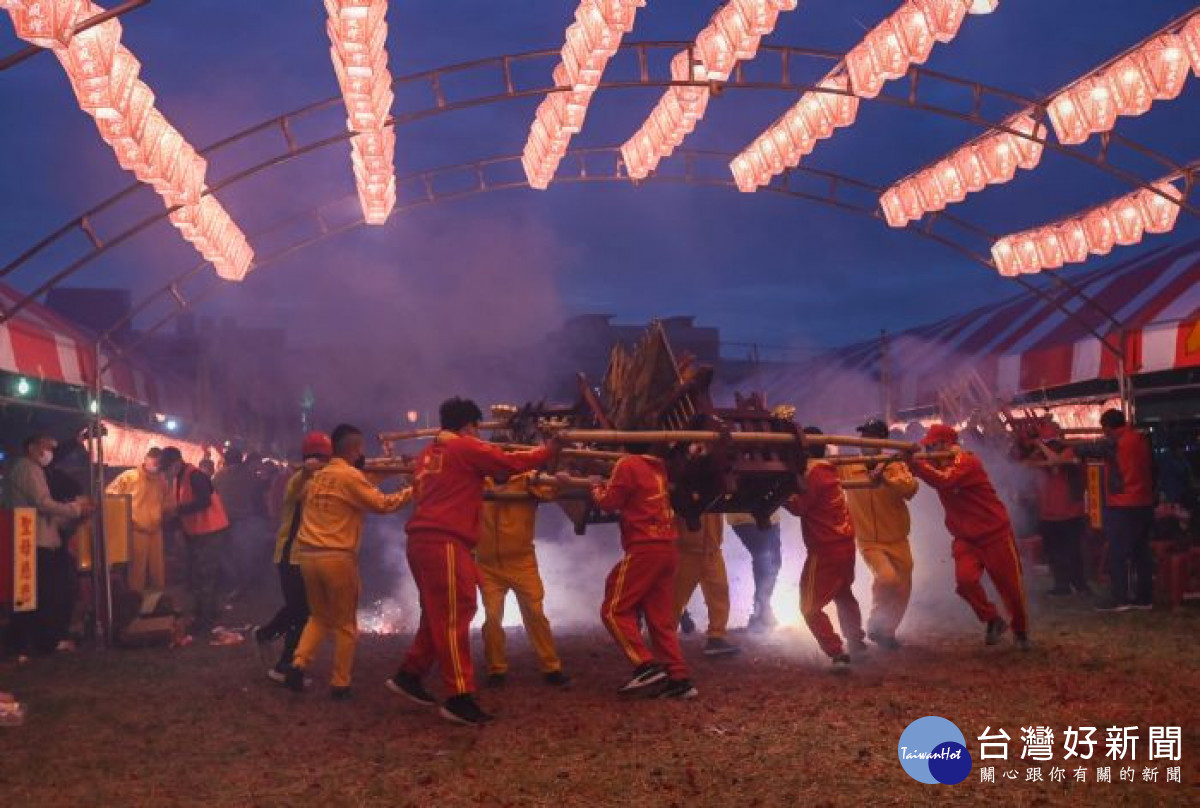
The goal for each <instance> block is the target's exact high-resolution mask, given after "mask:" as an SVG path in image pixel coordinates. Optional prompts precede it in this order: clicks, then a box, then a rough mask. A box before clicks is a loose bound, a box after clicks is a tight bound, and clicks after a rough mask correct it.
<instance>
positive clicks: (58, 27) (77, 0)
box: [8, 0, 116, 48]
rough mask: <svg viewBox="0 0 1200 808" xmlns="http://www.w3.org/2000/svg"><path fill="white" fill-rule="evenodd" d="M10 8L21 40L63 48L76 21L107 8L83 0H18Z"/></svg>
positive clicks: (47, 46) (44, 46) (14, 26)
mask: <svg viewBox="0 0 1200 808" xmlns="http://www.w3.org/2000/svg"><path fill="white" fill-rule="evenodd" d="M93 8H94V9H95V11H94V12H93V11H92V10H91V9H93ZM8 11H9V14H11V15H12V21H13V28H15V29H16V32H17V36H19V37H20V38H21V39H23V40H25V41H26V42H30V43H32V44H34V45H37V46H38V47H40V48H60V47H64V46H66V45H67V43H69V42H70V41H71V35H72V34H73V33H74V31H75V23H76V22H78V21H80V20H84V19H87V18H88V17H91V16H94V15H95V14H100V13H102V12H103V11H104V9H102V8H100V7H99V6H94V5H93V4H91V3H86V2H84V0H19V1H18V2H17V3H15V4H12V3H10V4H9V6H8ZM113 22H116V20H113ZM97 27H99V26H97Z"/></svg>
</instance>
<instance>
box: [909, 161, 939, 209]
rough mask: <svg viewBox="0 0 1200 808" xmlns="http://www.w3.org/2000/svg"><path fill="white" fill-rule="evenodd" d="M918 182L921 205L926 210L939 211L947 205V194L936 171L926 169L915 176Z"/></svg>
mask: <svg viewBox="0 0 1200 808" xmlns="http://www.w3.org/2000/svg"><path fill="white" fill-rule="evenodd" d="M914 179H915V180H916V183H917V196H918V197H919V198H920V200H921V207H922V208H924V209H925V210H926V211H938V210H942V209H943V208H945V207H946V194H945V192H944V191H943V190H942V185H941V182H940V181H939V179H938V176H937V174H936V173H934V172H933V171H932V170H931V169H928V168H927V169H925V170H924V171H922V172H920V173H919V174H917V175H916V177H915V178H914Z"/></svg>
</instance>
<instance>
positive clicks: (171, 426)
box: [166, 418, 179, 432]
mask: <svg viewBox="0 0 1200 808" xmlns="http://www.w3.org/2000/svg"><path fill="white" fill-rule="evenodd" d="M166 427H167V431H168V432H174V431H175V430H177V429H179V422H178V421H176V420H175V419H174V418H168V419H167V423H166Z"/></svg>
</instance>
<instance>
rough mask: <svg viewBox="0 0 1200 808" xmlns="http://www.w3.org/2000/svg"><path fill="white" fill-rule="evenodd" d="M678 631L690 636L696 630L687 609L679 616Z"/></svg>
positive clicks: (694, 622)
mask: <svg viewBox="0 0 1200 808" xmlns="http://www.w3.org/2000/svg"><path fill="white" fill-rule="evenodd" d="M679 630H680V631H682V632H683V633H684V634H691V633H693V632H694V631H695V630H696V621H695V620H693V619H692V616H691V614H689V613H688V610H687V609H684V610H683V614H682V615H680V616H679Z"/></svg>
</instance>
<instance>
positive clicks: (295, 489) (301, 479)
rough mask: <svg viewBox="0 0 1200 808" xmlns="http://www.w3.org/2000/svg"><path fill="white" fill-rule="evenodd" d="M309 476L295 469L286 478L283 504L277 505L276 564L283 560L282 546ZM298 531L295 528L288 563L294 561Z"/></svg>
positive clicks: (290, 532)
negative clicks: (294, 537) (295, 537)
mask: <svg viewBox="0 0 1200 808" xmlns="http://www.w3.org/2000/svg"><path fill="white" fill-rule="evenodd" d="M310 479H312V478H311V476H306V475H305V474H304V472H303V471H297V472H296V473H295V474H293V475H292V476H291V477H289V478H288V482H287V488H286V489H285V490H284V492H283V504H282V505H280V506H279V533H278V535H276V536H275V560H274V563H276V564H278V563H279V562H280V561H283V548H284V547H285V546H286V545H287V541H288V537H290V536H291V535H292V522H293V521H294V520H295V519H296V509H297V508H299V507H300V503H301V502H302V501H303V500H302V498H303V497H304V492H305V490H306V489H307V488H308V481H309V480H310ZM299 534H300V531H299V529H298V528H297V530H296V535H297V540H296V541H293V542H292V547H291V550H290V551H289V552H288V558H287V562H288V563H289V564H295V563H296V546H297V545H298V544H299V543H300V541H299Z"/></svg>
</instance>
